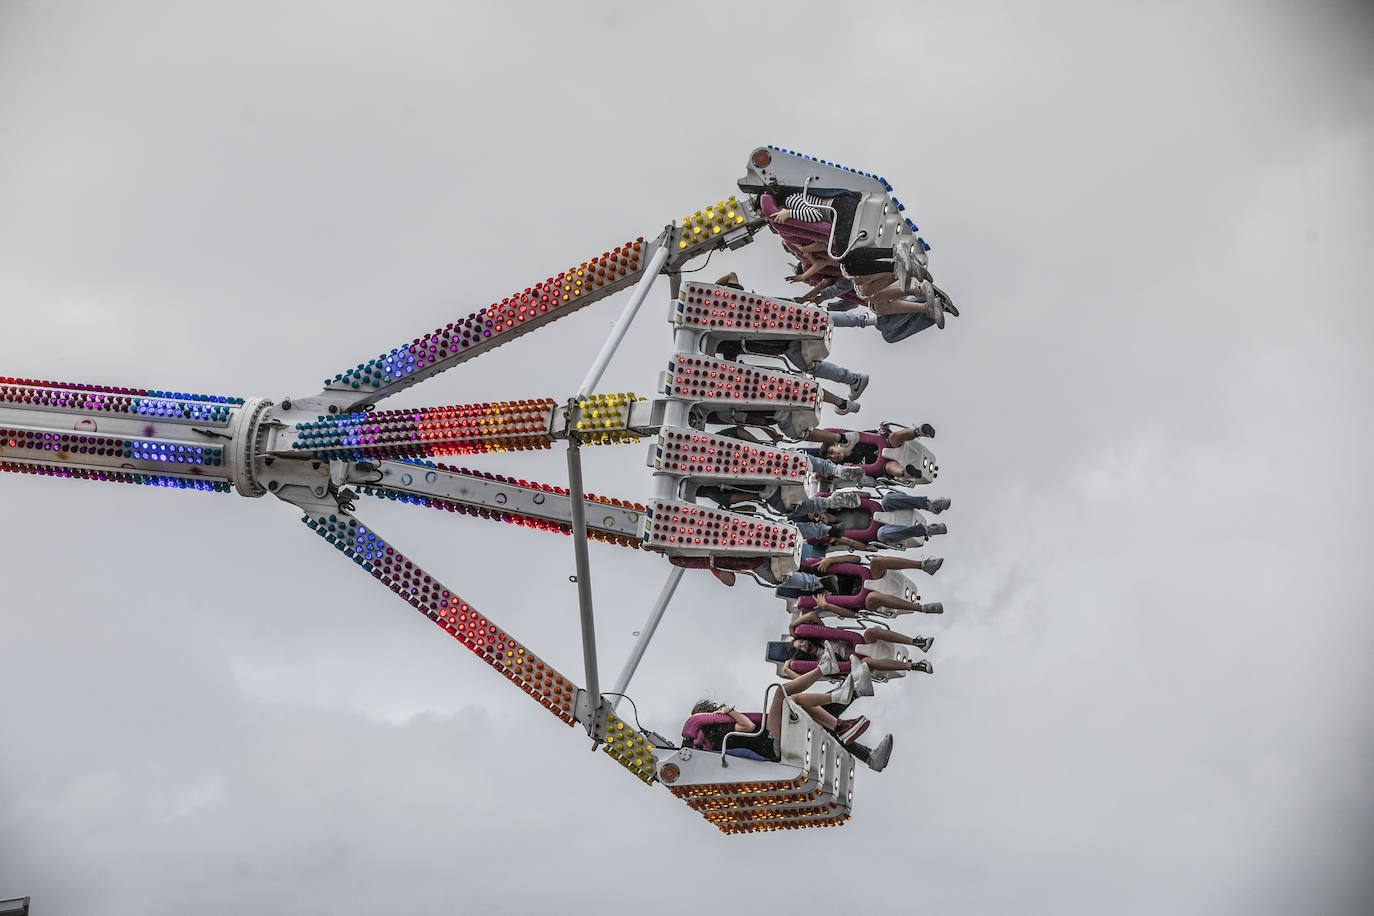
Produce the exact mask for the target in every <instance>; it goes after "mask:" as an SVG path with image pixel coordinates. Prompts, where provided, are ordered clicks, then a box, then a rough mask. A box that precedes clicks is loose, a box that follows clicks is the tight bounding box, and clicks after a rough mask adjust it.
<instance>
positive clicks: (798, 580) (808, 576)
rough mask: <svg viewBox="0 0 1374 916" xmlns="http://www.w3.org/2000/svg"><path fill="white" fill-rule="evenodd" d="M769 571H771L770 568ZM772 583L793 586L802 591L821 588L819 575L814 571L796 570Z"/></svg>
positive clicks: (814, 590) (813, 590)
mask: <svg viewBox="0 0 1374 916" xmlns="http://www.w3.org/2000/svg"><path fill="white" fill-rule="evenodd" d="M769 572H772V570H771V568H770V570H769ZM773 584H774V585H780V586H782V587H783V588H795V589H797V590H799V591H803V592H818V591H820V590H821V577H820V576H818V575H816V574H815V573H811V572H804V571H802V570H798V571H796V572H794V573H792V574H791V575H790V576H787V577H786V578H784V579H783V580H782V581H781V582H775V583H773Z"/></svg>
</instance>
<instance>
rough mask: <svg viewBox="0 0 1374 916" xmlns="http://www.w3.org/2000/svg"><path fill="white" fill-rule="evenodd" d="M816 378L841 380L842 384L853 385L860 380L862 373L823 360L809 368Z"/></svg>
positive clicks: (832, 380)
mask: <svg viewBox="0 0 1374 916" xmlns="http://www.w3.org/2000/svg"><path fill="white" fill-rule="evenodd" d="M809 371H810V372H811V374H812V375H814V376H815V377H816V378H820V379H825V380H826V381H828V382H839V383H840V384H842V385H850V386H853V385H854V384H855V383H857V382H858V381H859V376H860V374H861V373H858V372H855V371H854V370H852V369H846V368H845V367H844V366H837V365H835V364H834V363H828V362H825V361H821V362H819V363H816V364H815V365H814V366H812V367H811V368H810V370H809Z"/></svg>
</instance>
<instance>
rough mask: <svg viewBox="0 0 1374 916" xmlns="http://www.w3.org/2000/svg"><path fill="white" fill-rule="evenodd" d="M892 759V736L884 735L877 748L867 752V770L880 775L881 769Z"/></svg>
mask: <svg viewBox="0 0 1374 916" xmlns="http://www.w3.org/2000/svg"><path fill="white" fill-rule="evenodd" d="M891 759H892V736H891V735H884V736H883V740H881V741H879V742H878V746H877V747H875V748H874V749H873V750H871V751H869V752H868V768H869V769H870V770H872V771H873V772H875V773H881V772H882V771H883V767H885V766H887V762H888V761H889V760H891Z"/></svg>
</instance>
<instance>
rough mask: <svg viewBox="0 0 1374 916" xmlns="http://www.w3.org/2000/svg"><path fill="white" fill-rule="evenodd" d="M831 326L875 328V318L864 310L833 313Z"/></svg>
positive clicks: (831, 314)
mask: <svg viewBox="0 0 1374 916" xmlns="http://www.w3.org/2000/svg"><path fill="white" fill-rule="evenodd" d="M830 324H831V326H832V327H836V328H867V327H872V326H873V316H872V315H871V314H869V313H868V312H867V311H865V310H863V309H848V310H846V311H843V312H841V311H832V312H831V313H830Z"/></svg>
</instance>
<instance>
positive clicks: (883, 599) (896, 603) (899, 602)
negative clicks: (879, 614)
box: [864, 592, 922, 611]
mask: <svg viewBox="0 0 1374 916" xmlns="http://www.w3.org/2000/svg"><path fill="white" fill-rule="evenodd" d="M921 609H922V608H921V605H920V604H918V603H917V602H915V601H907V600H906V599H905V598H898V597H897V596H896V595H884V594H883V593H882V592H869V593H868V597H866V598H864V610H867V611H881V610H893V611H920V610H921Z"/></svg>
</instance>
